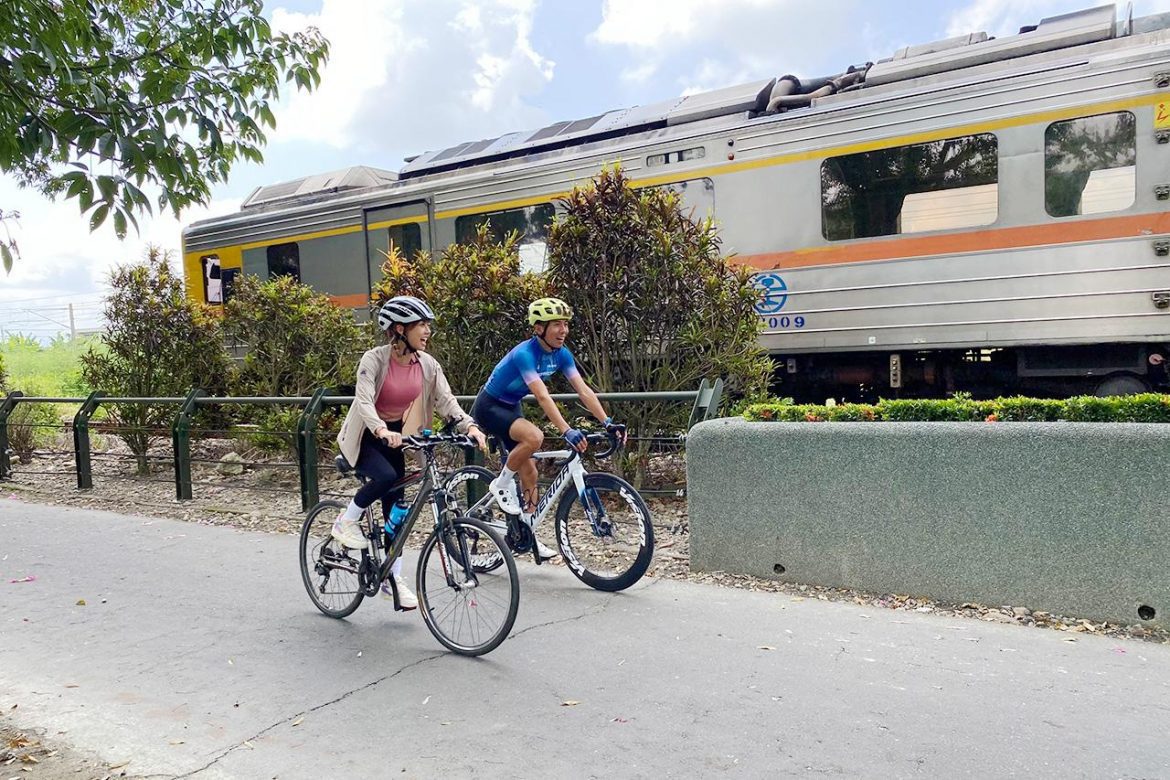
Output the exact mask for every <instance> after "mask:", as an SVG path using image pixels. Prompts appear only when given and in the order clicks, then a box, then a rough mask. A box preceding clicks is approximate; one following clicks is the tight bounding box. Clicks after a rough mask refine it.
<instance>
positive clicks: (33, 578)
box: [8, 574, 37, 584]
mask: <svg viewBox="0 0 1170 780" xmlns="http://www.w3.org/2000/svg"><path fill="white" fill-rule="evenodd" d="M36 581H37V577H36V575H35V574H30V575H28V576H27V577H21V578H20V579H19V580H9V581H8V582H9V584H16V583H18V582H36Z"/></svg>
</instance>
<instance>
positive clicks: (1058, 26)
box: [865, 5, 1117, 86]
mask: <svg viewBox="0 0 1170 780" xmlns="http://www.w3.org/2000/svg"><path fill="white" fill-rule="evenodd" d="M1116 29H1117V23H1116V8H1115V7H1114V6H1112V5H1103V6H1100V7H1098V8H1090V9H1088V10H1085V11H1076V12H1073V13H1069V14H1062V15H1060V16H1051V17H1049V18H1047V19H1041V20H1040V24H1038V25H1036V27H1035V29H1031V30H1026V31H1023V32H1021V33H1020V34H1019V35H1009V36H1005V37H1003V38H988V37H987V35H986V33H976V34H975V35H972V36H958V37H957V38H948V39H947V40H945V41H938V42H936V43H932V44H923V45H920V46H908V47H906V48H905V49H901V50H900V51H898V52H897V53H896V54H895V55H894V56H893V57H891V58H890V59H888V60H883V61H881V62H878V63H875V64H874V65H873V67H871V68H870V69H869V72H868V73H866V75H865V83H866V84H867V85H868V86H878V85H880V84H889V83H891V82H895V81H905V80H906V79H913V78H918V77H919V76H929V75H932V74H935V73H943V72H945V71H951V70H959V69H960V68H969V67H973V66H975V65H983V64H985V63H988V62H996V61H998V60H1006V59H1012V58H1014V57H1024V56H1027V55H1029V54H1039V53H1040V52H1045V51H1052V50H1054V49H1063V48H1067V47H1069V46H1079V45H1082V44H1085V43H1094V42H1096V41H1103V40H1107V39H1109V38H1112V37H1113V36H1114V35H1115V31H1116Z"/></svg>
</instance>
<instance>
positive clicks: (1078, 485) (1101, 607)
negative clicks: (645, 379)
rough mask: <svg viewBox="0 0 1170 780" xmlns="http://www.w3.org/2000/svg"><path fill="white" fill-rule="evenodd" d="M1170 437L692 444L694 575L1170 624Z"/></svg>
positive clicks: (1133, 432)
mask: <svg viewBox="0 0 1170 780" xmlns="http://www.w3.org/2000/svg"><path fill="white" fill-rule="evenodd" d="M1168 479H1170V425H1149V424H1107V423H755V422H747V421H745V420H742V419H739V418H736V419H720V420H711V421H709V422H705V423H701V424H700V425H698V426H696V427H695V428H693V429H692V430H691V432H690V434H689V436H688V440H687V486H688V488H687V493H688V510H689V515H690V528H691V567H692V569H694V570H695V571H726V572H735V573H741V574H749V575H753V576H757V577H768V578H774V579H783V580H788V581H792V582H800V583H808V584H816V585H825V586H831V587H846V588H854V589H859V590H866V591H871V592H877V593H899V594H907V595H914V596H925V597H929V598H932V599H936V600H942V601H951V602H965V601H972V602H978V603H982V604H988V605H992V606H998V605H1006V604H1010V605H1017V606H1027V607H1030V608H1031V609H1033V610H1045V611H1048V612H1053V613H1056V614H1063V615H1071V616H1077V617H1085V618H1093V619H1097V620H1109V621H1113V622H1118V623H1124V624H1133V623H1144V624H1146V625H1160V626H1167V625H1170V521H1168V520H1167V516H1168V513H1170V510H1168V509H1167V502H1166V495H1167V493H1166V487H1165V486H1166V484H1167V481H1168Z"/></svg>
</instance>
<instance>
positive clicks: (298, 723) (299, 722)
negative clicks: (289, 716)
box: [292, 715, 305, 726]
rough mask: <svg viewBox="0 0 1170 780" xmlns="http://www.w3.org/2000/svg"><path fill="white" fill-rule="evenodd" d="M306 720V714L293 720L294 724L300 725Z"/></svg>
mask: <svg viewBox="0 0 1170 780" xmlns="http://www.w3.org/2000/svg"><path fill="white" fill-rule="evenodd" d="M304 722H305V716H304V715H302V716H301V717H299V718H297V719H296V720H294V721H293V722H292V724H293V725H294V726H299V725H301V724H302V723H304Z"/></svg>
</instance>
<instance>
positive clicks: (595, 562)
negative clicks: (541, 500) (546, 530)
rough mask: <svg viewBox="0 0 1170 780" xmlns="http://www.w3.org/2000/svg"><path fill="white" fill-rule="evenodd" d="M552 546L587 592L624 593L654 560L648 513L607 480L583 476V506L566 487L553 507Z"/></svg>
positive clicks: (623, 487)
mask: <svg viewBox="0 0 1170 780" xmlns="http://www.w3.org/2000/svg"><path fill="white" fill-rule="evenodd" d="M556 532H557V546H559V547H560V548H561V554H562V555H564V556H565V563H566V564H567V565H568V567H569V571H571V572H573V574H574V575H575V576H576V577H577V579H579V580H581V582H584V583H585V584H586V585H588V586H589V587H591V588H596V589H597V590H604V591H617V590H625V589H626V588H628V587H630V586H631V585H633V584H634V583H635V582H637V581H638V580H640V579H641V578H642V575H643V574H645V573H646V569H648V568H649V567H650V559H651V558H652V557H654V526H653V525H651V522H650V509H649V508H648V507H647V506H646V502H645V501H644V500H643V499H642V496H641V495H640V494H639V493H638V491H637V490H635V489H634V487H633V486H632V485H631V484H630V483H629V482H626V481H625V480H624V479H622V478H620V477H615V476H614V475H613V474H600V473H598V474H586V475H585V501H582V500H581V499H580V497H578V495H577V490H576V488H575V487H570V488H569V489H568V490H567V491H566V492H565V494H564V495H563V496H562V497H561V502H560V503H559V504H558V505H557V515H556Z"/></svg>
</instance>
